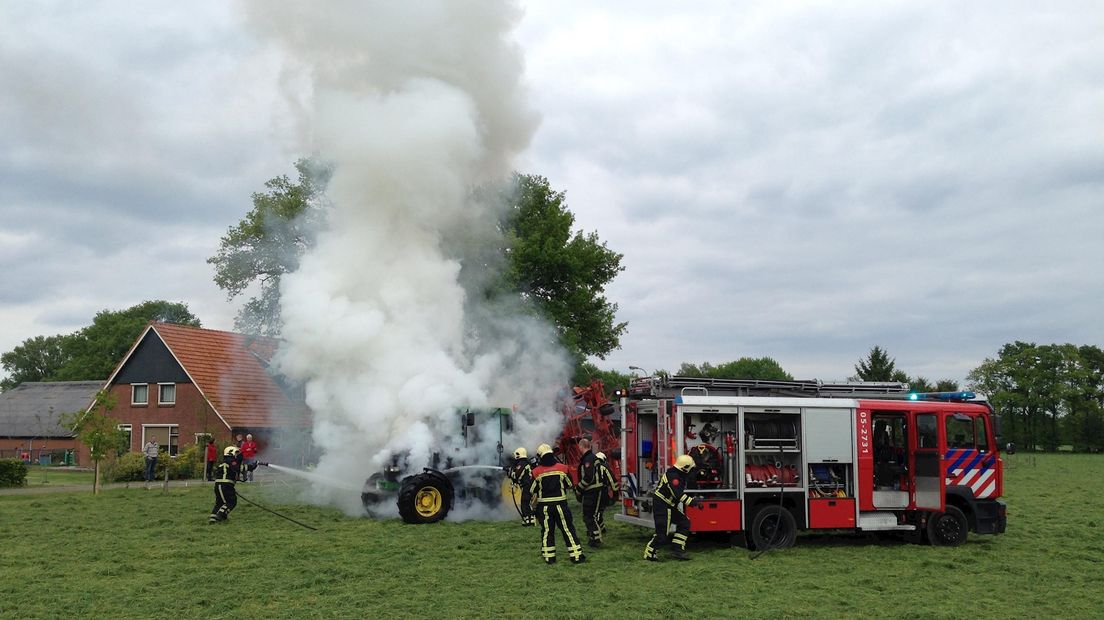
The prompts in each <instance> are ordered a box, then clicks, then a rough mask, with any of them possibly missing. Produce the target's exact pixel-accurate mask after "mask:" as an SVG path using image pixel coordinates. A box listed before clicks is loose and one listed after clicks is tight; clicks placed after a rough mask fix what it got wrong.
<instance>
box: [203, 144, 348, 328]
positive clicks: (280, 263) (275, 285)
mask: <svg viewBox="0 0 1104 620" xmlns="http://www.w3.org/2000/svg"><path fill="white" fill-rule="evenodd" d="M295 169H296V170H297V171H298V172H299V179H298V182H296V183H292V182H291V180H290V179H288V177H287V176H278V177H276V178H274V179H271V180H269V181H268V182H266V183H265V187H266V188H268V191H266V192H258V193H255V194H253V208H252V209H251V210H250V211H249V213H247V214H246V215H245V219H243V220H242V221H240V222H238V224H237V225H236V226H232V227H231V228H230V229H229V230H228V231H227V233H226V235H225V236H223V237H222V239H221V240H220V241H219V249H218V252H217V253H216V254H215V255H214V256H212V257H211V258H208V259H207V262H208V263H210V264H211V265H214V267H215V284H217V285H218V286H219V288H221V289H222V290H224V291H226V294H227V297H228V298H229V299H234V298H235V297H237V296H239V295H241V294H243V293H245V291H246V289H248V288H249V286H250V285H251V284H253V283H255V282H256V283H257V284H258V289H259V290H258V292H257V294H256V295H254V296H252V297H250V298H249V299H248V300H246V302H245V304H244V305H243V306H242V307H241V309H240V310H239V311H238V315H237V317H236V318H235V319H234V326H235V328H236V329H238V330H240V331H243V332H246V333H251V334H263V335H266V336H278V335H279V333H280V328H281V326H282V323H281V321H280V278H281V276H283V275H284V274H286V273H291V272H293V271H295V270H296V269H297V268H298V267H299V260H300V258H302V256H303V253H304V252H306V251H307V249H308V248H309V247H311V246H312V245H313V243H314V236H313V231H314V230H316V229H317V227H318V223H319V220H320V219H321V218H323V217H324V215H325V213H324V212H325V209H324V205H325V201H324V192H325V189H326V185H327V184H328V183H329V180H330V177H331V176H332V172H333V171H332V168H331V167H329V166H327V165H324V164H321V163H319V162H318V161H317V160H314V159H309V158H305V159H300V160H299V161H297V162H295Z"/></svg>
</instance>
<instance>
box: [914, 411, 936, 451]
mask: <svg viewBox="0 0 1104 620" xmlns="http://www.w3.org/2000/svg"><path fill="white" fill-rule="evenodd" d="M936 420H937V417H936V416H934V415H931V414H921V415H918V416H916V445H917V447H919V448H930V449H935V448H938V447H939V423H938V422H937V421H936Z"/></svg>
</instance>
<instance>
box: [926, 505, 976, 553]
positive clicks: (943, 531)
mask: <svg viewBox="0 0 1104 620" xmlns="http://www.w3.org/2000/svg"><path fill="white" fill-rule="evenodd" d="M969 532H970V524H969V523H968V522H967V521H966V515H965V514H963V513H962V511H961V510H959V509H958V508H956V507H954V506H950V505H948V506H947V509H946V510H945V511H943V512H937V513H935V514H933V515H932V516H931V517H929V518H928V540H930V541H931V544H933V545H936V546H940V547H957V546H958V545H961V544H962V543H964V542H966V535H967V534H968V533H969Z"/></svg>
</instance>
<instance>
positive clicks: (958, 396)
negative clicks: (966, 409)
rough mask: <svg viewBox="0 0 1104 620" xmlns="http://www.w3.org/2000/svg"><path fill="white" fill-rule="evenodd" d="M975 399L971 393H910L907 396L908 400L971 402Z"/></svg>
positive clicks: (975, 395) (974, 395)
mask: <svg viewBox="0 0 1104 620" xmlns="http://www.w3.org/2000/svg"><path fill="white" fill-rule="evenodd" d="M976 397H977V394H974V393H973V392H912V393H911V394H909V395H908V398H909V400H942V401H963V400H973V399H974V398H976Z"/></svg>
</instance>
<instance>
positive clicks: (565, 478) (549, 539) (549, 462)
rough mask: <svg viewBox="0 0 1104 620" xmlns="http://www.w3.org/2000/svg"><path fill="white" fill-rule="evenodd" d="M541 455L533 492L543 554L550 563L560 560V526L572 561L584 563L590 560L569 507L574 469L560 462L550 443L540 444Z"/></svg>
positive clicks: (534, 471)
mask: <svg viewBox="0 0 1104 620" xmlns="http://www.w3.org/2000/svg"><path fill="white" fill-rule="evenodd" d="M537 458H538V459H539V460H538V465H537V467H535V468H534V469H533V483H532V485H531V486H530V489H529V491H530V493H532V495H533V499H532V502H533V506H534V507H535V508H536V510H537V521H538V522H539V523H540V526H541V557H543V558H544V561H545V562H547V563H548V564H555V563H556V528H559V530H560V532H561V533H563V537H564V542H566V543H567V554H568V555H569V556H570V557H571V562H572V563H573V564H580V563H582V562H584V561H586V556H585V555H583V548H582V546H580V545H579V537H578V536H577V535H576V534H575V524H574V523H573V522H572V520H571V509H570V508H568V506H567V494H568V493H570V492H571V489H572V486H573V485H572V482H571V469H570V468H568V466H567V465H564V464H563V463H560V462H558V461H556V457H555V456H553V454H552V446H549V445H548V444H546V443H542V444H541V445H540V446H538V447H537Z"/></svg>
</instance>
